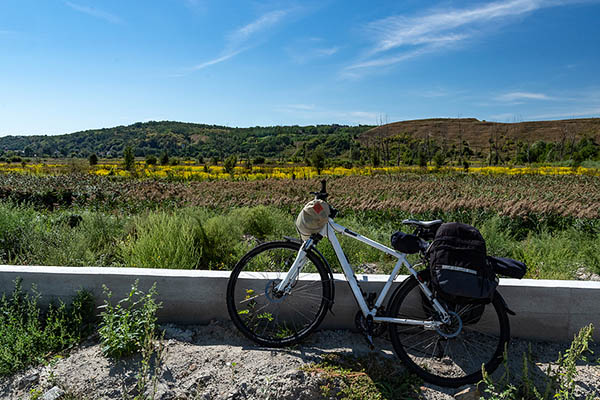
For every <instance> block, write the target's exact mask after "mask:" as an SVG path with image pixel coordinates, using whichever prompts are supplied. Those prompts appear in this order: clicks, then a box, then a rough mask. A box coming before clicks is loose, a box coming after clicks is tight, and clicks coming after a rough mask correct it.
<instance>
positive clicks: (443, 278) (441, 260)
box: [427, 222, 498, 303]
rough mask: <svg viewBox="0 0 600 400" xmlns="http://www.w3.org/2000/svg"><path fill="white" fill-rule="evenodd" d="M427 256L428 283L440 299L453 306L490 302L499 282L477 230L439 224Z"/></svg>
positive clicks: (467, 226) (456, 225)
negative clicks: (477, 301) (456, 304)
mask: <svg viewBox="0 0 600 400" xmlns="http://www.w3.org/2000/svg"><path fill="white" fill-rule="evenodd" d="M427 255H428V258H429V267H430V269H431V282H432V284H433V287H434V289H435V290H436V292H437V293H438V294H439V295H440V296H441V297H442V298H443V299H445V300H447V301H450V302H453V303H464V302H472V301H473V300H480V301H482V302H489V301H491V300H492V298H493V296H494V292H495V290H496V287H497V286H498V279H497V278H496V275H495V274H494V271H493V269H492V268H491V266H490V264H488V262H487V255H486V247H485V240H484V239H483V236H481V233H479V231H478V230H477V229H476V228H474V227H472V226H470V225H467V224H462V223H458V222H449V223H445V224H442V225H441V226H440V228H439V229H438V231H437V232H436V235H435V238H434V240H433V242H432V243H431V245H430V246H429V249H428V250H427Z"/></svg>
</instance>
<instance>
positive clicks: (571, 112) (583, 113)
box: [528, 106, 600, 119]
mask: <svg viewBox="0 0 600 400" xmlns="http://www.w3.org/2000/svg"><path fill="white" fill-rule="evenodd" d="M575 117H590V118H598V117H600V106H599V107H596V108H587V109H582V108H577V109H572V108H569V109H566V108H565V109H563V110H556V111H550V112H547V113H543V114H537V115H531V116H529V117H528V119H557V118H575Z"/></svg>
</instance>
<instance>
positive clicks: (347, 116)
mask: <svg viewBox="0 0 600 400" xmlns="http://www.w3.org/2000/svg"><path fill="white" fill-rule="evenodd" d="M274 111H276V112H282V113H285V114H289V115H293V116H295V117H296V118H298V117H300V118H302V119H304V120H307V121H312V123H314V121H330V122H331V121H338V122H341V123H345V124H365V125H374V124H376V123H377V118H379V117H380V116H381V115H382V113H380V112H375V111H362V110H350V111H340V110H329V109H324V108H319V107H317V106H316V105H314V104H287V105H283V106H277V107H275V110H274Z"/></svg>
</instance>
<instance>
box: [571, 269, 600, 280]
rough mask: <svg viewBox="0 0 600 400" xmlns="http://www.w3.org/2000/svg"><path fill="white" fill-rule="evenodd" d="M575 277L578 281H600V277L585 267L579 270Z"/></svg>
mask: <svg viewBox="0 0 600 400" xmlns="http://www.w3.org/2000/svg"><path fill="white" fill-rule="evenodd" d="M575 276H576V278H577V280H578V281H600V275H598V274H595V273H593V272H590V271H588V270H587V269H586V268H585V267H580V268H577V271H575Z"/></svg>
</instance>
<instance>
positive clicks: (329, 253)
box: [0, 202, 600, 279]
mask: <svg viewBox="0 0 600 400" xmlns="http://www.w3.org/2000/svg"><path fill="white" fill-rule="evenodd" d="M75 211H76V212H75ZM408 217H413V218H420V219H433V218H436V217H439V218H442V219H444V220H445V221H460V222H466V223H470V224H473V225H474V226H476V227H478V228H479V229H480V230H481V232H482V234H483V236H484V238H485V239H486V241H487V246H488V252H489V253H490V254H491V255H496V256H505V257H511V258H515V259H518V260H522V261H525V262H526V263H527V265H528V267H529V272H528V274H527V277H529V278H539V279H573V278H575V277H576V271H577V270H578V269H581V268H583V269H584V270H587V271H589V272H594V273H600V220H599V219H593V218H588V219H583V218H575V217H561V216H557V215H553V214H547V215H541V214H540V215H537V214H535V215H525V216H521V217H508V216H501V215H498V214H496V213H493V212H490V211H486V212H484V211H481V210H480V211H477V210H458V211H452V212H445V213H433V212H426V213H419V214H410V213H407V212H400V211H396V212H392V211H349V212H342V216H341V217H339V218H337V219H336V221H337V222H339V223H340V224H342V225H344V226H347V227H348V228H350V229H352V230H354V231H356V232H359V233H361V234H363V235H364V236H367V237H369V238H371V239H374V240H376V241H379V242H381V243H384V244H388V243H389V240H390V236H391V234H392V233H393V232H394V231H396V230H398V229H403V230H405V231H410V230H409V229H407V228H406V227H405V226H403V225H402V223H401V221H402V219H404V218H408ZM294 220H295V212H293V211H286V210H282V209H280V208H276V207H269V206H262V205H260V206H255V207H238V208H233V209H222V210H216V209H207V208H200V207H183V208H179V209H175V210H171V211H169V210H155V211H150V210H146V211H144V212H142V213H136V214H128V213H125V212H119V213H113V212H102V211H92V210H76V209H71V210H59V211H54V212H50V211H40V210H36V209H34V208H32V207H28V206H23V205H21V206H16V205H13V204H11V203H7V202H0V263H9V264H10V263H12V264H25V265H28V264H29V265H31V264H34V265H35V264H38V265H70V266H81V265H92V266H94V265H96V266H129V267H142V268H189V269H220V270H230V269H232V268H233V266H234V265H235V263H236V262H237V260H239V259H240V258H241V256H242V255H243V254H244V253H245V252H246V251H248V250H249V249H250V248H252V247H253V246H255V245H256V244H257V243H258V242H259V241H265V240H277V239H281V238H282V236H284V235H289V236H296V237H297V234H296V230H295V226H294ZM340 242H341V244H342V247H343V248H344V249H345V251H346V255H347V256H348V260H349V262H350V263H351V264H352V265H354V266H355V267H356V270H357V272H363V271H365V272H373V271H379V272H382V273H389V272H390V271H391V269H392V267H393V261H394V260H393V259H391V258H389V257H387V256H385V255H384V254H383V253H380V252H378V251H377V250H375V249H373V248H371V247H368V246H366V245H364V244H361V243H359V242H357V241H355V240H352V239H350V238H347V237H341V238H340ZM319 249H320V250H321V251H322V252H323V254H324V255H325V257H326V258H327V260H329V262H330V264H331V265H332V267H333V268H334V270H336V271H339V270H340V267H339V264H338V262H337V259H336V257H335V253H334V251H333V248H332V247H331V245H330V244H329V243H328V242H327V241H325V240H323V241H322V242H321V243H320V244H319Z"/></svg>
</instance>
